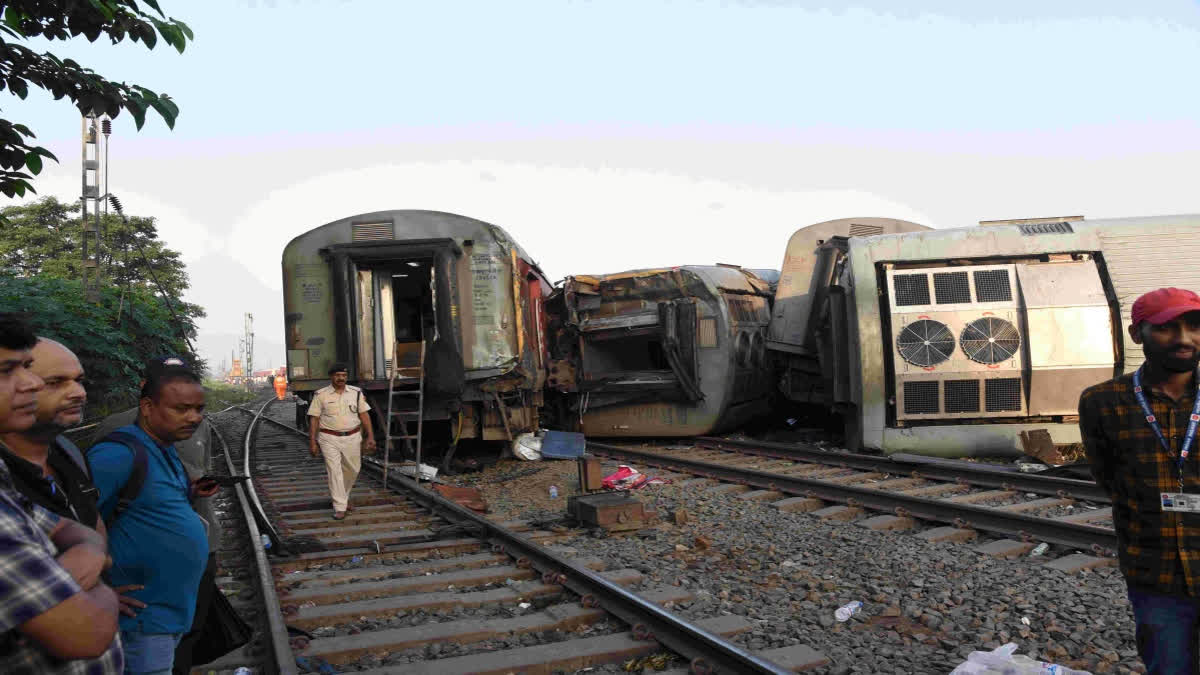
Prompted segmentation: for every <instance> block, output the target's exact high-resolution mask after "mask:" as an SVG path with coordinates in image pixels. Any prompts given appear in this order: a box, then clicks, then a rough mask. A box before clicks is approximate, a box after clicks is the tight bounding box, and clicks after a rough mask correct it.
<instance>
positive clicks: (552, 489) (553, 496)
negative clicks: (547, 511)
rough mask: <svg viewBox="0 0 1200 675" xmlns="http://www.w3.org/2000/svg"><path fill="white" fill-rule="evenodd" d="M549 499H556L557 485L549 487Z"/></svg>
mask: <svg viewBox="0 0 1200 675" xmlns="http://www.w3.org/2000/svg"><path fill="white" fill-rule="evenodd" d="M550 498H551V499H558V486H557V485H551V486H550Z"/></svg>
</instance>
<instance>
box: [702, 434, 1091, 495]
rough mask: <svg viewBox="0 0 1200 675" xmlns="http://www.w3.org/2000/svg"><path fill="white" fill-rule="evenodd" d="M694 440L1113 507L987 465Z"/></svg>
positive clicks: (1081, 488) (1060, 482) (1063, 481)
mask: <svg viewBox="0 0 1200 675" xmlns="http://www.w3.org/2000/svg"><path fill="white" fill-rule="evenodd" d="M692 440H693V441H694V442H695V443H696V444H697V445H699V446H701V447H710V448H718V449H719V448H721V447H722V446H725V447H730V448H737V451H738V452H742V453H746V454H750V455H758V456H760V457H771V458H774V459H795V460H802V461H811V462H819V463H821V464H836V465H841V466H844V467H846V468H848V469H863V470H865V471H881V472H884V473H911V472H916V473H917V474H919V475H920V477H921V478H929V479H932V480H947V481H960V480H961V481H966V482H968V483H971V484H974V485H979V486H981V487H991V488H996V489H1012V490H1020V491H1022V492H1034V493H1037V494H1042V495H1057V494H1058V493H1060V492H1063V491H1066V492H1069V493H1071V494H1073V495H1075V496H1076V497H1078V498H1079V499H1082V500H1084V501H1089V502H1098V503H1102V504H1111V503H1112V497H1110V496H1109V495H1108V493H1107V492H1105V491H1104V490H1103V489H1102V488H1101V487H1100V486H1099V485H1096V484H1095V483H1093V482H1090V481H1085V480H1074V479H1071V478H1056V477H1052V476H1039V475H1037V474H1027V473H1020V472H1013V471H997V470H992V469H989V468H988V467H987V466H986V465H984V466H973V467H965V466H954V465H950V464H945V463H940V462H929V463H926V462H904V461H897V460H896V459H894V458H889V457H878V456H875V455H864V454H860V453H852V452H832V451H829V450H823V449H821V448H818V447H815V446H811V445H807V444H803V443H796V444H792V443H771V442H764V441H742V440H732V439H726V438H714V437H710V436H699V437H697V438H695V439H692Z"/></svg>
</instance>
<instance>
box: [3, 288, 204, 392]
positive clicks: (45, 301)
mask: <svg viewBox="0 0 1200 675" xmlns="http://www.w3.org/2000/svg"><path fill="white" fill-rule="evenodd" d="M0 307H3V308H4V310H5V311H16V312H24V313H27V314H28V315H29V316H30V324H31V325H32V326H33V328H34V330H35V331H36V332H37V334H38V335H41V336H45V337H49V338H53V339H55V340H58V341H59V342H62V343H63V344H65V345H67V347H69V348H70V349H71V350H72V351H74V352H75V354H76V355H78V356H79V360H80V361H81V362H82V363H83V367H84V370H85V371H86V372H87V378H88V385H87V389H88V399H89V407H90V408H91V413H92V414H93V415H97V414H98V415H104V414H107V413H109V412H114V411H116V410H121V409H124V408H127V407H129V406H131V405H133V404H134V403H135V402H136V401H137V385H138V382H139V381H140V378H141V373H142V368H143V365H144V364H145V362H146V360H147V359H149V358H151V357H154V356H164V355H178V356H182V357H184V358H185V359H187V360H188V361H189V363H192V364H194V366H195V367H196V369H197V370H199V371H203V369H204V364H203V362H202V361H200V360H199V358H198V356H197V355H196V354H194V353H192V352H191V350H189V349H188V346H187V343H186V342H184V340H183V339H182V337H181V333H182V334H187V335H188V336H189V337H195V334H196V326H195V324H194V323H193V322H192V316H185V317H183V319H182V321H183V325H182V326H180V322H179V321H178V320H177V319H176V317H174V316H172V315H171V313H170V312H169V311H168V309H167V307H166V305H164V304H163V302H162V300H161V298H157V297H155V296H154V295H153V294H152V293H150V292H149V291H148V290H147V289H145V288H142V287H134V288H132V289H131V290H129V291H128V292H126V291H123V290H122V289H118V288H115V287H112V286H109V287H105V288H103V289H101V292H100V302H99V303H94V302H90V301H88V300H85V299H84V293H83V282H81V281H77V280H73V279H57V278H53V277H47V276H39V277H35V278H18V277H5V276H0ZM191 307H193V308H194V307H195V306H194V305H193V306H191ZM196 309H198V308H196ZM118 316H119V317H120V318H117V317H118ZM193 316H194V315H193ZM200 316H203V313H201V314H200ZM180 328H182V331H181V330H180Z"/></svg>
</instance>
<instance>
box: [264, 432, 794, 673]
mask: <svg viewBox="0 0 1200 675" xmlns="http://www.w3.org/2000/svg"><path fill="white" fill-rule="evenodd" d="M264 419H266V420H267V421H268V422H271V423H274V424H276V425H277V426H280V427H282V428H284V429H288V430H289V431H292V432H293V433H296V434H299V435H301V436H303V434H302V433H301V432H299V431H297V430H296V429H293V428H292V427H289V426H287V425H286V424H283V423H281V422H277V421H275V420H272V419H270V418H264ZM363 468H364V469H368V468H369V469H370V470H371V471H373V472H382V467H381V465H380V462H379V461H378V460H375V459H374V458H369V457H368V458H364V461H363ZM389 486H390V487H391V488H392V489H398V488H400V489H403V490H404V492H405V493H407V496H408V497H409V498H410V499H412V500H414V501H416V502H418V503H420V504H422V505H423V506H425V508H428V509H429V510H430V511H431V512H432V513H434V514H436V515H438V516H441V517H442V518H445V519H447V520H449V521H451V522H454V523H456V524H459V525H461V526H463V527H465V528H467V529H469V530H472V531H474V532H477V533H479V535H480V538H483V539H486V540H488V541H489V542H490V543H491V544H492V546H493V549H494V550H496V551H497V552H501V551H502V552H504V553H506V554H508V555H511V556H513V557H514V558H516V559H517V561H518V564H528V565H530V566H532V567H533V568H535V569H537V570H538V571H540V572H542V574H543V577H544V578H549V579H553V580H554V581H555V583H558V584H560V585H562V586H565V587H567V588H569V589H570V590H572V591H574V592H575V593H578V594H579V595H580V596H581V597H584V598H589V597H590V598H592V599H593V600H595V601H596V603H597V604H598V605H599V606H600V607H601V608H603V609H604V610H606V611H608V612H610V613H611V614H613V615H615V616H616V617H617V618H619V619H621V620H622V621H624V622H625V623H627V624H629V625H630V626H631V627H632V628H633V629H634V632H635V633H637V634H641V635H645V636H652V637H653V639H655V640H657V641H658V642H659V643H661V644H662V645H663V646H665V647H667V648H669V649H672V650H674V651H675V652H677V653H679V654H681V655H683V656H684V657H686V658H688V659H690V660H691V663H692V669H693V672H724V673H775V674H782V673H788V672H791V671H789V670H786V669H783V668H781V667H780V666H778V665H776V664H774V663H772V662H770V661H768V660H766V659H763V658H761V657H759V656H756V655H754V654H751V653H750V652H747V651H746V650H744V649H742V648H741V647H739V646H737V645H735V644H733V643H731V642H729V641H727V640H725V639H724V638H722V637H720V636H717V635H714V634H713V633H711V632H709V631H707V630H704V629H703V628H701V627H699V626H696V625H693V624H691V623H689V622H688V621H687V620H685V619H683V618H682V617H679V616H676V615H675V614H673V613H671V612H670V611H668V610H666V609H664V608H663V607H661V606H659V605H657V604H655V603H652V602H650V601H648V600H645V599H643V598H641V597H639V596H638V595H636V594H635V593H632V592H630V591H628V590H626V589H624V588H622V587H621V586H619V585H617V584H615V583H613V582H611V581H609V580H608V579H605V578H604V577H602V576H600V575H598V574H596V573H595V572H593V571H592V570H590V569H587V568H585V567H583V566H581V565H578V564H576V563H574V562H572V561H571V560H568V559H566V558H564V557H562V556H559V555H556V554H554V553H553V552H551V551H549V550H547V549H545V548H544V547H542V546H539V545H538V544H536V543H534V542H532V541H529V540H528V539H526V538H525V537H522V536H521V535H519V534H518V533H516V532H513V531H512V530H510V529H508V528H506V527H504V526H502V525H500V524H498V523H495V522H492V521H490V520H488V519H486V518H483V517H482V516H479V515H478V514H476V513H474V512H472V511H470V510H469V509H467V508H465V507H463V506H460V505H458V504H456V503H454V502H452V501H450V500H448V499H445V498H443V497H442V496H441V495H438V494H437V493H435V492H432V491H430V490H426V489H424V488H422V487H420V486H418V485H417V483H416V482H415V481H413V480H412V479H410V478H408V477H405V476H395V477H394V479H392V480H390V481H389ZM522 561H524V562H523V563H522Z"/></svg>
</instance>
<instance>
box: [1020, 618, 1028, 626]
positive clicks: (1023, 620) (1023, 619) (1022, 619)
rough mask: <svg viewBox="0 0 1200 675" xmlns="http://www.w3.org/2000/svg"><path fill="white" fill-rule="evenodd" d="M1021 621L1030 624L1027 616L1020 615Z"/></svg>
mask: <svg viewBox="0 0 1200 675" xmlns="http://www.w3.org/2000/svg"><path fill="white" fill-rule="evenodd" d="M1021 623H1023V624H1025V625H1026V626H1028V625H1030V624H1029V617H1027V616H1023V617H1021Z"/></svg>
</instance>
